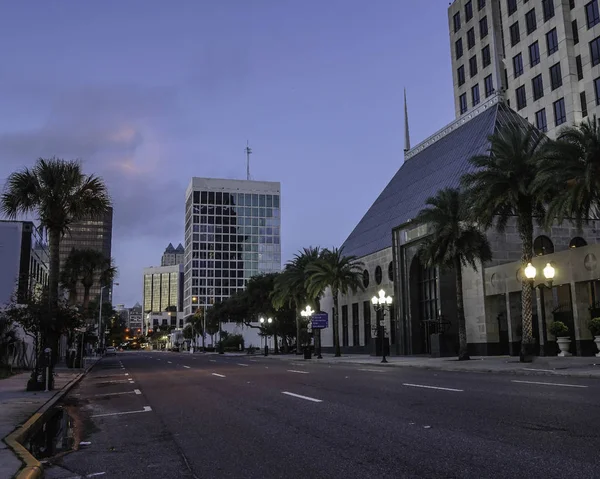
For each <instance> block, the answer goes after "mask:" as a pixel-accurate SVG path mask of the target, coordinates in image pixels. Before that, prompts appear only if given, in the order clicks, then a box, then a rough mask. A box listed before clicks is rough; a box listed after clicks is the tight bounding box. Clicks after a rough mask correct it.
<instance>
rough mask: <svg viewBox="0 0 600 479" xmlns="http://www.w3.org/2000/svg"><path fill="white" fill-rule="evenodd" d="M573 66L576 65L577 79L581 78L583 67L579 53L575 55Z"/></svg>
mask: <svg viewBox="0 0 600 479" xmlns="http://www.w3.org/2000/svg"><path fill="white" fill-rule="evenodd" d="M575 66H576V67H577V80H582V79H583V67H582V66H581V55H577V56H576V57H575Z"/></svg>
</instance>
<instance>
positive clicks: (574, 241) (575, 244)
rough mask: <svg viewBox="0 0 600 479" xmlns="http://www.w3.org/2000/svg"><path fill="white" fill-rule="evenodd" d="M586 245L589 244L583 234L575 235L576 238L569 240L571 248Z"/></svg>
mask: <svg viewBox="0 0 600 479" xmlns="http://www.w3.org/2000/svg"><path fill="white" fill-rule="evenodd" d="M584 246H587V241H586V240H584V239H583V238H582V237H581V236H575V238H573V239H572V240H571V241H569V248H582V247H584Z"/></svg>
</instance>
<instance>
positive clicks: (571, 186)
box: [534, 116, 600, 228]
mask: <svg viewBox="0 0 600 479" xmlns="http://www.w3.org/2000/svg"><path fill="white" fill-rule="evenodd" d="M534 186H535V188H536V190H537V191H538V192H540V193H548V192H550V193H551V198H552V199H551V200H550V201H549V204H548V211H547V214H546V226H547V227H549V226H550V225H551V224H552V222H553V221H554V220H555V219H556V220H557V221H558V222H559V223H561V222H562V221H563V220H564V219H565V218H569V219H572V220H573V221H574V222H575V224H576V225H577V227H579V228H581V226H582V224H583V223H585V222H587V221H588V220H589V219H600V209H599V208H600V122H598V120H597V118H596V116H594V117H593V118H591V119H588V120H587V121H584V122H582V123H580V124H579V125H576V126H572V127H567V128H564V129H563V130H561V132H560V133H559V135H558V138H557V139H556V141H553V142H550V143H549V145H548V148H547V154H546V155H545V156H544V158H542V161H541V162H540V171H539V174H538V176H537V178H536V181H535V184H534Z"/></svg>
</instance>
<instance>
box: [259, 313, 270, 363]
mask: <svg viewBox="0 0 600 479" xmlns="http://www.w3.org/2000/svg"><path fill="white" fill-rule="evenodd" d="M258 321H259V322H260V324H261V326H263V327H264V326H266V325H267V324H271V323H272V322H273V318H266V319H265V318H260V319H259V320H258ZM263 332H264V333H265V356H268V355H269V334H268V332H267V330H266V329H263Z"/></svg>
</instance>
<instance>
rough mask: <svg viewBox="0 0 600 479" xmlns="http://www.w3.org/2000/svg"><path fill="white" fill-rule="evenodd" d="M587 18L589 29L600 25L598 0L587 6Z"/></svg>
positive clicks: (593, 0)
mask: <svg viewBox="0 0 600 479" xmlns="http://www.w3.org/2000/svg"><path fill="white" fill-rule="evenodd" d="M585 17H586V19H587V27H588V29H590V28H592V27H593V26H594V25H597V24H598V23H600V12H599V11H598V0H592V1H591V2H590V3H588V4H587V5H586V6H585Z"/></svg>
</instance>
